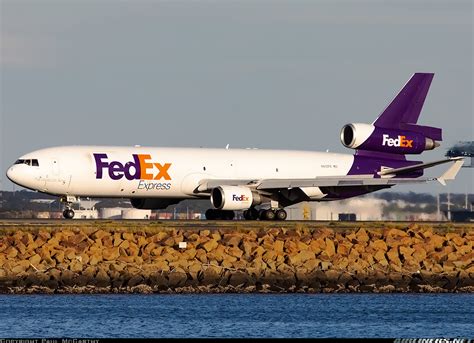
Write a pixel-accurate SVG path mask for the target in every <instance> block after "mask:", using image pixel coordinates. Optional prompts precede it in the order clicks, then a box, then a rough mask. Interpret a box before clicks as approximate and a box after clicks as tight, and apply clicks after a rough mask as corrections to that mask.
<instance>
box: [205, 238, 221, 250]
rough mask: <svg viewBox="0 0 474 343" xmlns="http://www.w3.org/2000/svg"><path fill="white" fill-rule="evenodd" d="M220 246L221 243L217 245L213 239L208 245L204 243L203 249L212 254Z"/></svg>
mask: <svg viewBox="0 0 474 343" xmlns="http://www.w3.org/2000/svg"><path fill="white" fill-rule="evenodd" d="M218 246H219V243H217V241H216V240H215V239H211V240H209V241H207V242H206V243H204V244H203V245H202V247H203V248H204V249H205V250H206V251H207V252H210V251H212V250H214V249H216V248H217V247H218Z"/></svg>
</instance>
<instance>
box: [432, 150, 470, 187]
mask: <svg viewBox="0 0 474 343" xmlns="http://www.w3.org/2000/svg"><path fill="white" fill-rule="evenodd" d="M451 160H452V161H454V164H453V165H452V166H451V167H449V169H448V170H446V171H445V172H444V174H443V175H441V176H440V177H438V178H437V180H438V182H439V183H440V184H442V185H443V186H446V181H450V180H454V178H455V177H456V175H457V174H458V173H459V170H460V169H461V167H462V165H463V164H464V158H463V157H455V158H451Z"/></svg>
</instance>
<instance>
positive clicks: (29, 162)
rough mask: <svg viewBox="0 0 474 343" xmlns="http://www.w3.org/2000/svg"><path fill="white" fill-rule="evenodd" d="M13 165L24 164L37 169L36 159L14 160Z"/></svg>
mask: <svg viewBox="0 0 474 343" xmlns="http://www.w3.org/2000/svg"><path fill="white" fill-rule="evenodd" d="M15 164H26V165H28V166H33V167H39V163H38V160H37V159H32V160H23V159H20V160H16V162H15Z"/></svg>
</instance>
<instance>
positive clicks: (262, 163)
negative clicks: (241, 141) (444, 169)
mask: <svg viewBox="0 0 474 343" xmlns="http://www.w3.org/2000/svg"><path fill="white" fill-rule="evenodd" d="M94 154H96V155H94ZM105 155H106V157H105ZM134 155H135V156H134ZM33 159H35V160H37V161H38V163H37V164H38V165H37V166H33V165H28V164H25V163H19V164H14V165H12V166H11V167H10V168H9V170H8V172H7V175H8V177H9V178H10V179H11V180H12V181H13V182H15V183H17V184H19V185H21V186H24V187H27V188H30V189H34V190H38V191H40V192H45V193H50V194H56V195H73V196H90V197H124V198H183V199H184V198H193V197H200V196H208V194H207V195H206V194H199V193H198V192H197V191H196V189H197V187H198V186H199V184H200V182H201V180H205V179H236V180H240V179H253V180H259V179H304V178H315V177H321V176H338V175H341V176H343V175H347V173H348V172H349V170H350V168H351V166H352V164H353V161H354V157H353V156H352V155H346V154H335V153H325V152H310V151H289V150H260V149H205V148H156V147H112V146H67V147H56V148H47V149H42V150H37V151H34V152H31V153H28V154H26V155H24V156H22V157H20V160H33ZM137 161H139V163H138V164H139V165H140V166H139V167H138V168H139V169H140V170H137V163H135V162H137ZM98 163H99V164H98ZM127 176H128V179H127Z"/></svg>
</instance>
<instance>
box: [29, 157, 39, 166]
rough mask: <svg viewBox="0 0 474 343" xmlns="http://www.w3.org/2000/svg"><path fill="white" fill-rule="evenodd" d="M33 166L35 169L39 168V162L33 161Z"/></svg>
mask: <svg viewBox="0 0 474 343" xmlns="http://www.w3.org/2000/svg"><path fill="white" fill-rule="evenodd" d="M31 165H32V166H33V167H39V163H38V160H37V159H34V160H31Z"/></svg>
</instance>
